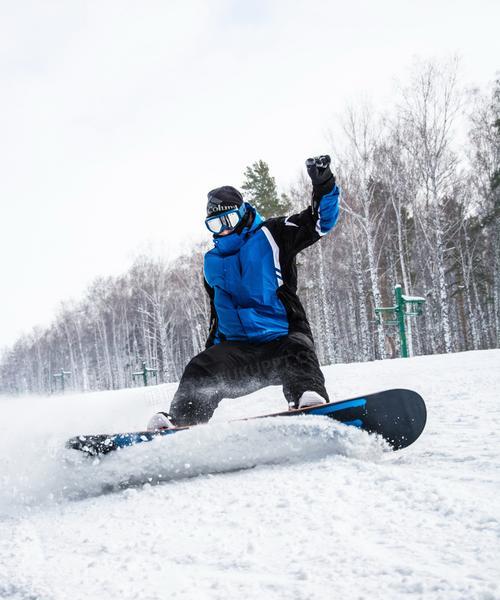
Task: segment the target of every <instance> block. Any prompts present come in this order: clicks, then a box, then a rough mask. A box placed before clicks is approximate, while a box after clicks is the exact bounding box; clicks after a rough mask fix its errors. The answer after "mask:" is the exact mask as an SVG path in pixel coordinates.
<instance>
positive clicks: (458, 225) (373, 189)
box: [0, 61, 500, 393]
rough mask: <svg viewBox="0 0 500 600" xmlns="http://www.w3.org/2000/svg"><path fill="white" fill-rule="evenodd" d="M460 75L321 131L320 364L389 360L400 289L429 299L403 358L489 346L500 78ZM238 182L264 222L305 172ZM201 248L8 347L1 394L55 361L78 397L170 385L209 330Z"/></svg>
mask: <svg viewBox="0 0 500 600" xmlns="http://www.w3.org/2000/svg"><path fill="white" fill-rule="evenodd" d="M457 72H458V69H457V65H456V64H455V63H454V62H453V61H451V62H449V63H448V64H438V63H436V62H421V63H420V64H417V65H415V66H414V68H413V70H412V72H411V74H410V75H409V77H408V78H407V81H406V82H405V83H404V85H402V86H401V88H400V90H399V92H398V95H397V98H396V99H395V103H394V106H393V107H392V108H391V110H390V111H388V112H387V113H385V114H381V113H378V112H376V111H374V110H373V109H371V108H370V107H369V106H366V105H360V106H357V107H354V108H350V109H349V110H347V111H346V113H345V115H344V117H343V119H342V123H341V126H340V127H339V128H337V130H336V133H335V136H333V135H332V144H331V146H332V149H331V153H332V156H333V157H334V158H333V165H334V169H335V172H336V176H337V180H338V183H339V184H340V185H341V187H342V200H341V203H342V208H341V216H340V219H339V223H338V225H337V226H336V228H335V229H334V231H333V232H332V233H331V234H330V235H328V236H326V237H325V238H324V239H323V240H322V241H321V242H320V243H318V244H315V245H314V246H313V247H312V248H310V249H308V250H306V251H305V252H303V253H302V254H301V255H299V257H298V268H299V285H300V287H299V295H300V297H301V299H302V301H303V303H304V305H305V308H306V311H307V313H308V315H309V318H310V322H311V326H312V329H313V333H314V336H315V340H316V345H317V351H318V354H319V357H320V360H321V362H322V363H323V364H330V363H335V362H352V361H367V360H374V359H382V358H388V357H393V356H396V355H398V352H399V340H398V336H397V331H396V330H395V328H394V326H393V325H390V324H387V323H384V322H383V321H379V320H378V319H377V318H376V314H375V308H376V307H380V306H389V305H392V304H393V303H394V298H393V290H394V286H395V284H396V283H400V284H401V285H402V286H403V289H404V291H405V292H406V294H408V295H418V296H423V297H424V298H425V300H426V302H425V304H424V309H423V314H422V316H420V317H416V318H410V319H408V326H409V346H410V351H411V352H412V353H414V354H432V353H440V352H456V351H463V350H473V349H474V350H475V349H481V348H492V347H499V346H500V343H499V342H500V79H498V80H497V81H495V82H494V83H493V84H492V86H491V88H490V89H488V90H486V91H481V90H472V91H470V90H469V91H467V92H466V91H464V90H462V89H461V85H460V81H459V78H458V76H457ZM464 123H465V129H466V133H464V131H463V130H464ZM339 140H340V141H339ZM242 189H243V190H244V193H245V195H246V198H247V199H248V200H249V201H251V202H253V203H254V204H255V205H256V206H257V207H258V209H259V210H260V211H261V212H262V213H263V215H264V216H266V217H269V216H274V215H276V214H285V213H286V212H289V211H298V210H301V209H302V208H304V207H305V206H307V204H308V202H309V201H310V183H309V182H308V181H307V179H306V178H305V176H304V174H302V175H300V176H298V179H297V182H296V183H295V184H294V185H293V186H292V187H291V189H290V190H288V191H287V193H281V194H279V193H278V190H277V187H276V182H275V180H274V178H273V177H272V175H271V173H270V169H269V165H267V163H265V162H264V161H262V160H260V161H257V162H256V163H254V164H253V165H252V166H249V167H248V168H247V170H246V171H245V173H244V183H243V185H242ZM208 247H209V245H205V244H202V245H199V246H197V247H194V248H193V249H192V252H191V253H189V254H186V255H184V256H181V257H180V258H178V259H176V260H175V261H172V262H169V263H167V262H165V261H163V260H160V259H157V258H153V257H149V256H142V257H140V258H138V259H137V260H136V261H135V263H134V264H133V266H132V267H131V268H130V270H129V271H128V272H127V273H125V274H123V275H121V276H119V277H108V278H100V279H98V280H96V281H95V282H94V283H93V284H92V285H91V286H90V287H89V289H88V290H87V293H86V295H85V297H84V298H83V299H81V300H80V301H79V302H77V303H72V304H70V303H65V304H63V305H61V309H60V311H59V314H58V315H57V316H56V318H55V320H54V322H53V324H52V325H51V326H50V327H48V328H44V329H43V328H35V329H34V330H33V331H32V333H31V334H29V335H25V336H22V337H21V338H20V339H18V341H17V342H16V343H15V344H14V345H13V346H12V347H11V348H8V349H6V350H5V351H4V352H3V354H2V357H1V359H0V391H3V392H6V393H16V392H37V393H47V392H50V391H52V390H53V389H54V379H53V375H54V373H56V372H58V371H60V370H61V368H65V369H67V370H69V371H71V386H72V387H73V388H75V389H79V390H95V389H114V388H121V387H127V386H130V385H131V384H132V376H131V375H132V372H133V371H136V370H137V368H138V367H139V366H140V364H141V361H142V360H145V361H146V364H147V365H148V366H150V367H155V368H157V369H158V380H159V381H160V382H170V381H176V380H178V379H179V377H180V375H181V373H182V371H183V368H184V366H185V365H186V364H187V362H188V361H189V360H190V358H191V357H192V356H193V355H194V354H196V353H198V352H199V351H200V350H202V349H203V348H204V344H205V340H206V336H207V330H208V314H209V303H208V298H207V296H206V293H205V291H204V289H203V275H202V264H203V253H204V252H205V251H206V250H207V249H208Z"/></svg>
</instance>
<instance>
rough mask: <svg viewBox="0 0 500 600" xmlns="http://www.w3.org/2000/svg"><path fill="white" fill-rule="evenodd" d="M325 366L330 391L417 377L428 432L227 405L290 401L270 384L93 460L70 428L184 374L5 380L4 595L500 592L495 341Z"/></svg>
mask: <svg viewBox="0 0 500 600" xmlns="http://www.w3.org/2000/svg"><path fill="white" fill-rule="evenodd" d="M325 373H326V376H327V383H328V388H329V390H330V392H331V394H332V396H333V397H334V398H335V399H342V398H346V397H351V396H355V395H358V394H359V393H368V392H371V391H377V390H381V389H384V388H390V387H408V388H412V389H415V390H417V391H418V392H419V393H421V394H422V395H423V396H424V398H425V399H426V402H427V406H428V422H427V428H426V430H425V431H424V433H423V435H422V437H421V438H420V439H419V440H418V441H417V442H416V443H415V444H414V445H413V446H411V447H410V448H408V449H406V450H403V451H400V452H397V453H392V452H388V451H386V450H385V449H384V444H383V443H381V441H380V440H378V439H376V438H374V437H373V436H369V435H368V434H366V433H364V432H360V431H358V430H357V429H356V428H350V427H345V426H342V425H337V426H336V425H335V424H333V423H332V422H331V421H327V420H325V419H324V418H321V417H309V418H304V419H281V420H279V419H276V420H271V419H267V420H266V419H264V420H259V421H249V422H243V423H242V422H240V423H232V424H228V423H226V422H225V421H226V420H227V419H228V418H233V417H238V416H245V415H250V414H259V413H260V414H262V413H266V412H268V411H270V410H275V409H280V408H284V407H285V402H284V399H283V398H282V396H281V392H280V390H279V388H268V389H267V390H265V391H260V392H258V393H256V394H253V395H251V396H248V397H246V398H243V399H239V400H228V401H225V402H223V403H222V404H221V406H220V407H219V409H218V410H217V412H216V415H215V417H214V423H213V424H211V425H207V426H204V427H199V428H197V429H195V430H193V431H190V432H187V433H182V434H177V435H176V436H173V437H172V438H170V437H169V438H162V439H159V440H156V441H154V442H152V443H150V444H144V445H142V446H137V447H135V448H130V449H126V450H124V451H121V452H118V453H115V454H112V455H109V456H107V457H105V458H104V459H103V460H102V461H92V460H88V459H85V458H84V457H83V456H81V455H80V454H78V453H77V452H75V451H71V450H65V449H64V448H63V442H64V440H65V439H66V438H67V437H68V436H70V435H74V434H76V433H91V432H102V431H119V430H126V429H137V428H138V427H142V426H143V425H144V423H145V422H146V421H147V419H148V417H149V416H150V414H151V413H153V412H155V411H157V410H159V409H161V408H167V407H168V402H169V400H170V398H171V396H172V393H173V390H174V389H175V386H157V387H151V388H147V389H132V390H124V391H119V392H107V393H95V394H86V395H69V394H68V395H66V396H63V397H62V396H58V397H51V398H1V399H0V432H1V435H0V451H1V463H0V598H9V599H12V600H28V599H29V600H53V599H54V600H55V599H57V600H59V599H61V600H63V599H64V600H66V599H68V598H71V599H72V600H79V599H82V600H83V599H85V600H88V599H100V598H108V599H111V600H114V599H120V600H127V599H132V598H134V599H135V598H137V599H141V600H150V599H151V600H152V599H160V598H161V599H164V598H165V599H166V598H185V599H196V600H198V599H200V600H204V599H219V598H220V599H221V600H222V599H224V600H226V599H229V598H230V599H240V598H241V599H243V598H244V599H253V598H258V599H259V600H260V599H287V600H288V599H303V600H306V599H307V600H309V599H333V598H339V599H342V600H350V599H356V600H357V599H367V600H379V599H380V600H382V599H384V600H389V599H401V598H412V599H417V598H420V599H425V600H431V599H432V600H434V599H435V600H437V599H443V600H458V599H461V600H476V599H477V600H494V599H499V598H500V460H499V455H500V435H499V430H500V392H499V390H500V350H491V351H482V352H467V353H462V354H454V355H448V356H443V355H440V356H431V357H418V358H413V359H408V360H401V359H400V360H393V361H384V362H373V363H365V364H351V365H334V366H331V367H327V368H325ZM215 421H217V423H215ZM255 465H257V466H255ZM245 467H246V470H236V469H243V468H245ZM248 467H254V468H251V469H250V468H248ZM158 482H161V483H160V485H156V484H157V483H158Z"/></svg>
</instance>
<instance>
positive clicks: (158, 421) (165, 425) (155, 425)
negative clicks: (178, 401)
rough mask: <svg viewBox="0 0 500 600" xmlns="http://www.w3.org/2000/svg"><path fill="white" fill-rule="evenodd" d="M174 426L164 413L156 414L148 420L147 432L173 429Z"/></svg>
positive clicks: (169, 417)
mask: <svg viewBox="0 0 500 600" xmlns="http://www.w3.org/2000/svg"><path fill="white" fill-rule="evenodd" d="M174 427H175V425H174V424H173V422H172V417H171V416H170V415H169V414H168V413H166V412H158V413H156V414H155V415H153V416H152V417H151V419H149V422H148V426H147V430H148V431H158V429H173V428H174Z"/></svg>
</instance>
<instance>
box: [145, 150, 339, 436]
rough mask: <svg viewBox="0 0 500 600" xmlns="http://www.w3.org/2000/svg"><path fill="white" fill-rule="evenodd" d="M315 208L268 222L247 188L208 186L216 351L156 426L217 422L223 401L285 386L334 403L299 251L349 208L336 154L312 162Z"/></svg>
mask: <svg viewBox="0 0 500 600" xmlns="http://www.w3.org/2000/svg"><path fill="white" fill-rule="evenodd" d="M306 168H307V172H308V174H309V176H310V178H311V182H312V187H313V191H312V202H311V205H310V206H308V207H307V208H306V209H304V210H303V211H302V212H299V213H297V214H294V215H291V216H289V217H274V218H271V219H267V220H266V221H264V220H263V219H262V217H261V216H260V215H259V213H258V212H257V211H256V209H255V208H254V207H253V206H252V205H251V204H249V203H248V202H244V200H243V197H242V195H241V193H240V192H239V191H238V190H237V189H235V188H234V187H231V186H223V187H220V188H217V189H214V190H212V191H210V192H209V193H208V204H207V217H206V220H205V223H206V226H207V228H208V229H209V231H210V232H211V233H212V234H213V241H214V248H213V249H212V250H210V251H209V252H207V253H206V254H205V260H204V276H205V288H206V291H207V293H208V296H209V298H210V307H211V315H210V330H209V335H208V340H207V343H206V349H205V350H204V351H203V352H201V353H200V354H198V355H197V356H195V357H194V358H193V359H192V360H191V361H190V362H189V364H188V365H187V366H186V368H185V370H184V373H183V375H182V378H181V381H180V383H179V387H178V389H177V392H176V393H175V396H174V398H173V400H172V403H171V406H170V413H165V412H160V413H157V414H155V415H153V417H152V418H151V419H150V421H149V423H148V429H149V430H156V429H163V428H168V427H173V426H184V425H195V424H197V423H204V422H207V421H208V420H209V419H210V418H211V416H212V415H213V413H214V411H215V409H216V408H217V405H218V404H219V402H220V401H221V400H222V398H236V397H239V396H244V395H246V394H249V393H251V392H253V391H256V390H257V389H260V388H262V387H265V386H268V385H282V386H283V393H284V395H285V398H286V399H287V401H288V403H289V406H290V407H295V408H297V407H299V408H302V407H305V406H311V405H314V404H320V403H324V402H328V401H329V399H328V393H327V391H326V389H325V379H324V377H323V373H322V372H321V369H320V366H319V362H318V358H317V356H316V352H315V349H314V341H313V336H312V333H311V328H310V326H309V323H308V320H307V317H306V314H305V311H304V308H303V307H302V304H301V302H300V300H299V298H298V296H297V293H296V290H297V267H296V261H295V258H296V255H297V254H298V253H299V252H300V251H301V250H304V248H307V247H308V246H310V245H311V244H313V243H314V242H316V241H318V240H319V239H320V238H321V237H322V236H323V235H325V234H326V233H328V232H329V231H330V230H331V229H332V228H333V226H334V225H335V223H336V222H337V218H338V214H339V188H338V187H337V185H336V183H335V177H334V175H333V174H332V171H331V170H330V157H329V156H326V155H324V156H319V157H316V158H310V159H308V160H307V161H306Z"/></svg>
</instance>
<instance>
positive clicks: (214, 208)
mask: <svg viewBox="0 0 500 600" xmlns="http://www.w3.org/2000/svg"><path fill="white" fill-rule="evenodd" d="M242 204H243V196H242V195H241V194H240V192H238V190H237V189H236V188H234V187H232V186H230V185H223V186H222V187H220V188H215V190H211V191H210V192H208V202H207V217H211V216H212V215H216V214H218V213H221V212H225V211H226V210H231V209H232V208H239V207H240V206H241V205H242Z"/></svg>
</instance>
